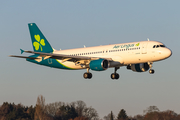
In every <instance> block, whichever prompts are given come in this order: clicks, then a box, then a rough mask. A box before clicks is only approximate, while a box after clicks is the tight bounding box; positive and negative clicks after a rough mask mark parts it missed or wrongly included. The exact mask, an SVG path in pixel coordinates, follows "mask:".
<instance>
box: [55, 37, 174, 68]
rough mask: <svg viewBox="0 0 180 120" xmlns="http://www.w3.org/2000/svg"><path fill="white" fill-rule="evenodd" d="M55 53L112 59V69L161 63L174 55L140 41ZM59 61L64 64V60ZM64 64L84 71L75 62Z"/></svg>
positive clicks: (166, 49) (56, 52) (153, 44)
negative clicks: (138, 64) (139, 64)
mask: <svg viewBox="0 0 180 120" xmlns="http://www.w3.org/2000/svg"><path fill="white" fill-rule="evenodd" d="M154 46H155V47H154ZM153 47H154V48H153ZM53 53H54V54H65V55H71V56H88V57H98V58H101V57H102V58H111V59H112V60H113V62H111V63H110V67H115V66H124V65H130V64H137V63H145V62H155V61H160V60H163V59H166V58H168V57H170V56H171V54H172V53H171V50H170V49H168V48H166V47H165V46H164V45H163V44H162V43H161V42H157V41H139V42H131V43H122V44H112V45H103V46H95V47H85V48H76V49H68V50H59V51H57V50H56V51H54V52H53ZM58 61H59V62H60V63H62V60H58ZM63 64H64V65H65V66H68V67H71V68H73V69H83V67H82V66H80V65H78V64H75V63H74V62H69V61H66V62H63Z"/></svg>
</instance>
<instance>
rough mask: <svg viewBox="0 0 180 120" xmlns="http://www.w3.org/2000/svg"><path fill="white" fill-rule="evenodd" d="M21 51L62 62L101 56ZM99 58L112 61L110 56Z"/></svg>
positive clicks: (95, 58)
mask: <svg viewBox="0 0 180 120" xmlns="http://www.w3.org/2000/svg"><path fill="white" fill-rule="evenodd" d="M23 52H26V53H33V54H38V55H40V56H39V57H44V60H45V59H48V58H53V59H59V60H62V61H63V62H65V61H72V62H77V61H80V60H97V59H100V58H101V57H88V56H71V55H65V54H53V53H44V52H34V51H23ZM10 57H20V58H30V57H24V56H14V55H11V56H10ZM30 59H31V58H30ZM32 59H35V58H32ZM101 59H106V60H108V61H112V59H111V58H101Z"/></svg>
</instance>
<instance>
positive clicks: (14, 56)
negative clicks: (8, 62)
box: [9, 55, 39, 59]
mask: <svg viewBox="0 0 180 120" xmlns="http://www.w3.org/2000/svg"><path fill="white" fill-rule="evenodd" d="M9 57H17V58H29V59H39V58H35V57H26V56H16V55H9Z"/></svg>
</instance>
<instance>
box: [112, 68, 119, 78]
mask: <svg viewBox="0 0 180 120" xmlns="http://www.w3.org/2000/svg"><path fill="white" fill-rule="evenodd" d="M118 69H119V67H115V69H114V73H112V74H111V79H119V74H118V73H116V71H117V70H118Z"/></svg>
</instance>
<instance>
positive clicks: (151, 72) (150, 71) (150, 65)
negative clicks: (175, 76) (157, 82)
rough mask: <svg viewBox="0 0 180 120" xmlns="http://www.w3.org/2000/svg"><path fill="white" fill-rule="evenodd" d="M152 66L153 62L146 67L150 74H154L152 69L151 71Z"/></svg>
mask: <svg viewBox="0 0 180 120" xmlns="http://www.w3.org/2000/svg"><path fill="white" fill-rule="evenodd" d="M152 64H153V62H148V65H149V68H150V70H149V73H150V74H154V72H155V71H154V70H153V69H151V68H152Z"/></svg>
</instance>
